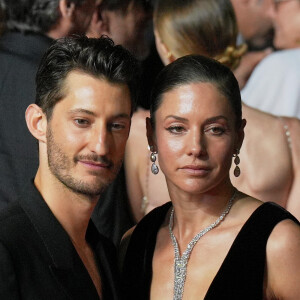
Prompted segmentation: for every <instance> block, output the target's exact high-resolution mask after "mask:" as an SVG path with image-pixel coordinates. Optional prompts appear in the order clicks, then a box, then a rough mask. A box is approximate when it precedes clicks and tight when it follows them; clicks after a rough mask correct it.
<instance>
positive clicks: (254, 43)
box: [231, 0, 274, 50]
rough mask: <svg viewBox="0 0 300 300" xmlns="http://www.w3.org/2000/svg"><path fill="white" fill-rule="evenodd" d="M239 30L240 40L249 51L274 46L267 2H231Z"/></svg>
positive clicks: (264, 0) (233, 0)
mask: <svg viewBox="0 0 300 300" xmlns="http://www.w3.org/2000/svg"><path fill="white" fill-rule="evenodd" d="M231 3H232V6H233V8H234V12H235V15H236V21H237V24H238V29H239V34H240V36H239V38H241V40H242V41H244V42H246V43H247V45H248V48H249V50H262V49H265V48H268V47H272V46H273V36H274V29H273V24H272V21H271V18H270V16H269V15H268V14H267V13H266V8H267V0H231Z"/></svg>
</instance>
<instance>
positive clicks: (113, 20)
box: [87, 0, 152, 60]
mask: <svg viewBox="0 0 300 300" xmlns="http://www.w3.org/2000/svg"><path fill="white" fill-rule="evenodd" d="M151 13H152V6H151V3H150V0H103V1H102V3H101V4H100V5H99V6H98V9H97V11H96V12H95V13H94V15H93V17H92V20H91V23H90V26H89V29H88V31H87V36H89V37H99V36H101V35H107V36H109V37H110V38H111V39H112V40H113V41H114V42H115V43H116V44H120V45H122V46H123V47H125V48H126V49H128V50H129V51H130V52H131V53H132V54H134V55H135V56H136V57H137V58H138V59H140V60H143V59H145V58H146V57H147V56H148V54H149V51H150V41H149V36H147V33H149V32H148V31H149V29H151V27H150V25H151V16H152V14H151Z"/></svg>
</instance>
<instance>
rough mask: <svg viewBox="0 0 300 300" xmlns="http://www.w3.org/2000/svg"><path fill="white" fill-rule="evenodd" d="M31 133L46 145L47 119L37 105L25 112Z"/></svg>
mask: <svg viewBox="0 0 300 300" xmlns="http://www.w3.org/2000/svg"><path fill="white" fill-rule="evenodd" d="M25 119H26V123H27V127H28V129H29V131H30V133H31V134H32V135H33V136H34V137H35V138H36V139H37V140H38V141H40V142H43V143H46V132H47V117H46V115H45V114H44V112H43V111H42V109H41V108H40V107H39V106H38V105H36V104H30V105H29V106H28V107H27V109H26V112H25Z"/></svg>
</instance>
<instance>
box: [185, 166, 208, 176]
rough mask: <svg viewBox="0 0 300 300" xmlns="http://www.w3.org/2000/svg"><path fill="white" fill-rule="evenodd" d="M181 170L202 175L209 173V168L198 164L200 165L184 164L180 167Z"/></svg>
mask: <svg viewBox="0 0 300 300" xmlns="http://www.w3.org/2000/svg"><path fill="white" fill-rule="evenodd" d="M181 170H182V171H183V172H185V173H188V174H190V175H195V176H204V175H207V174H208V173H209V171H210V168H209V167H207V166H200V165H186V166H184V167H182V168H181Z"/></svg>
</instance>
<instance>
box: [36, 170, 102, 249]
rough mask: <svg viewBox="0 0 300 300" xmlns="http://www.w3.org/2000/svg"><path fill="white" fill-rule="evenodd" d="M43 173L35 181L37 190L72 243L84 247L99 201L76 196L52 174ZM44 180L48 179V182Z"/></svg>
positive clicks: (39, 173)
mask: <svg viewBox="0 0 300 300" xmlns="http://www.w3.org/2000/svg"><path fill="white" fill-rule="evenodd" d="M41 173H42V172H41V169H40V168H39V170H38V172H37V174H36V177H35V180H34V184H35V186H36V188H37V189H38V190H39V192H40V193H41V195H42V197H43V199H44V200H45V202H46V203H47V205H48V206H49V208H50V210H51V211H52V213H53V215H54V216H55V217H56V219H57V220H58V221H59V223H60V224H61V225H62V226H63V228H64V229H65V230H66V232H67V233H68V235H69V236H70V239H71V240H72V242H73V243H75V244H76V245H78V246H79V247H81V246H84V245H85V244H86V240H85V235H86V231H87V227H88V224H89V221H90V218H91V215H92V212H93V210H94V208H95V206H96V204H97V200H98V199H97V198H96V197H95V198H93V199H91V198H90V197H88V196H85V195H79V194H76V193H75V192H73V191H71V190H70V189H68V188H67V187H65V186H64V185H63V184H62V183H61V182H59V181H58V180H57V179H56V178H55V177H54V176H53V175H52V174H51V175H52V176H51V175H50V174H47V176H45V175H46V174H43V175H42V174H41ZM49 175H50V176H49ZM49 177H50V178H49ZM43 178H47V182H45V181H44V180H43Z"/></svg>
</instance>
